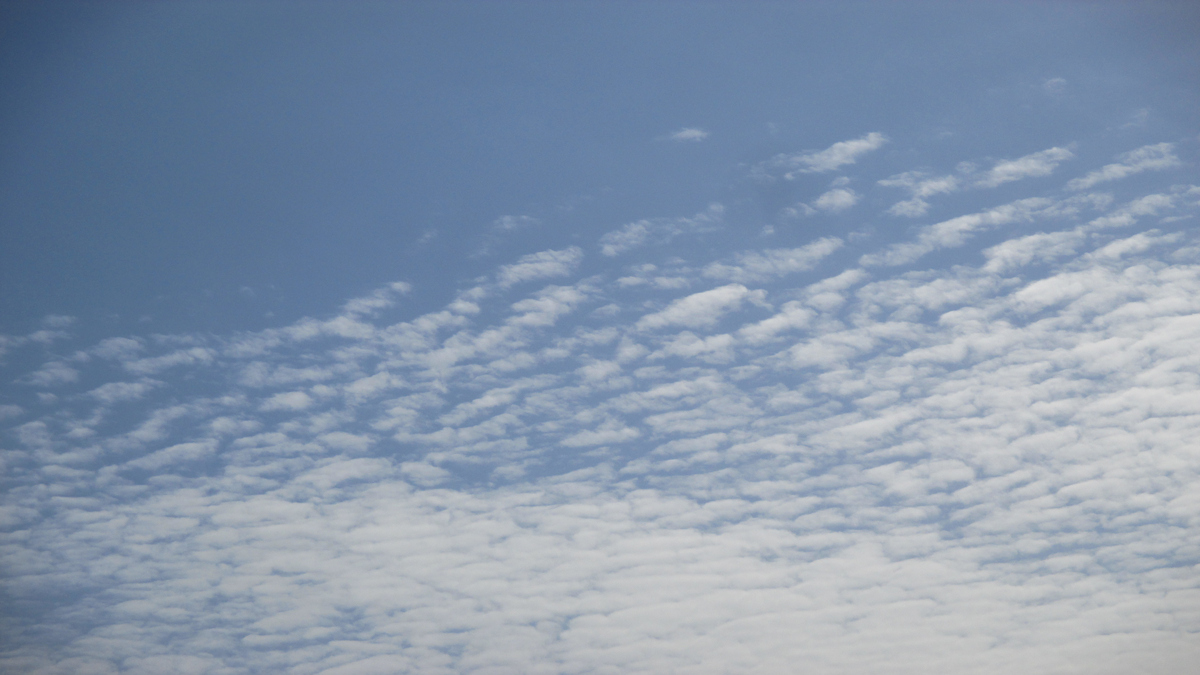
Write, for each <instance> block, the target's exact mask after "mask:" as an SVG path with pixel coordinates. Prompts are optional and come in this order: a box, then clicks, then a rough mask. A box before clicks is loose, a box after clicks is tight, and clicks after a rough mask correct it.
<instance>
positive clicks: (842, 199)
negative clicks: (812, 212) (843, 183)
mask: <svg viewBox="0 0 1200 675" xmlns="http://www.w3.org/2000/svg"><path fill="white" fill-rule="evenodd" d="M856 202H858V195H857V194H856V193H855V192H854V190H849V189H846V188H837V189H834V190H830V191H829V192H826V193H825V194H823V195H821V196H820V197H817V201H815V202H813V205H814V206H816V207H817V208H818V209H821V210H822V211H830V212H833V213H838V212H839V211H845V210H846V209H848V208H850V207H851V206H854V204H855V203H856Z"/></svg>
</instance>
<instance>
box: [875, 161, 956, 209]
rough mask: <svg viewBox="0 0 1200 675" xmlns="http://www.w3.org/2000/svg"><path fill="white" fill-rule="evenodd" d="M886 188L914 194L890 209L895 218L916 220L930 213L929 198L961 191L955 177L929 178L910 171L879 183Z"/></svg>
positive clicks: (920, 173) (923, 174)
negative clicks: (902, 217) (905, 217)
mask: <svg viewBox="0 0 1200 675" xmlns="http://www.w3.org/2000/svg"><path fill="white" fill-rule="evenodd" d="M879 185H882V186H884V187H900V188H906V189H908V190H909V192H911V193H912V198H911V199H908V200H905V201H902V202H897V203H895V204H893V205H892V207H891V208H889V209H888V213H890V214H892V215H893V216H907V217H910V218H915V217H917V216H923V215H925V214H926V212H928V211H929V202H927V201H926V198H927V197H932V196H934V195H938V194H947V193H951V192H955V191H957V190H958V189H959V180H958V178H956V177H955V176H937V177H932V178H931V177H928V175H927V174H925V173H922V172H920V171H908V172H905V173H901V174H897V175H895V176H891V177H888V178H885V179H883V180H881V181H879Z"/></svg>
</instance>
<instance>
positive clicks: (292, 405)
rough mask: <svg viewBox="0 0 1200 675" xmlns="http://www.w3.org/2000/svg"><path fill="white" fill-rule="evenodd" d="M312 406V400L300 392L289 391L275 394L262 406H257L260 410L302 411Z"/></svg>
mask: <svg viewBox="0 0 1200 675" xmlns="http://www.w3.org/2000/svg"><path fill="white" fill-rule="evenodd" d="M312 405H313V399H312V397H311V396H309V395H308V394H306V393H304V392H302V391H289V392H286V393H282V394H275V395H274V396H272V397H271V398H268V399H267V400H266V401H263V404H262V405H261V406H259V409H260V410H265V411H272V410H304V409H305V408H309V407H311V406H312Z"/></svg>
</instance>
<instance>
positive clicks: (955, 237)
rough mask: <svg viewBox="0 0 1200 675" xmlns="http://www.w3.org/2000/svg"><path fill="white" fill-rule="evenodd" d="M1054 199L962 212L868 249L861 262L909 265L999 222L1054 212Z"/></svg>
mask: <svg viewBox="0 0 1200 675" xmlns="http://www.w3.org/2000/svg"><path fill="white" fill-rule="evenodd" d="M1053 206H1054V202H1053V201H1051V200H1049V199H1045V198H1040V197H1035V198H1031V199H1021V200H1018V201H1015V202H1013V203H1011V204H1005V205H1003V206H998V207H996V208H994V209H989V210H987V211H982V212H980V213H972V214H968V215H965V216H958V217H957V218H951V219H949V220H944V221H942V222H940V223H937V224H935V225H929V226H927V227H923V228H921V229H920V230H919V231H918V233H917V237H916V239H915V240H914V241H908V242H904V243H900V244H893V245H891V246H889V247H887V248H886V249H884V250H883V251H882V252H880V253H868V254H866V255H864V256H862V257H861V258H860V259H859V264H860V265H863V266H866V267H871V266H877V265H889V266H891V265H906V264H908V263H911V262H913V261H915V260H917V259H918V258H920V257H921V256H923V255H925V254H926V253H929V252H930V251H936V250H938V249H943V248H950V247H954V246H961V245H962V244H963V243H965V242H966V241H967V240H968V239H969V238H970V237H971V236H972V235H973V234H975V233H976V232H979V231H981V230H985V229H990V228H993V227H997V226H999V225H1007V224H1010V223H1015V222H1022V221H1029V220H1032V219H1033V218H1034V217H1035V216H1037V215H1039V214H1041V213H1045V212H1051V211H1052V207H1053Z"/></svg>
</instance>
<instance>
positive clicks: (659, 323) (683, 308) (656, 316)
mask: <svg viewBox="0 0 1200 675" xmlns="http://www.w3.org/2000/svg"><path fill="white" fill-rule="evenodd" d="M765 296H766V293H765V292H764V291H761V290H760V291H752V290H750V289H748V288H746V287H745V286H743V285H741V284H728V285H726V286H721V287H719V288H714V289H712V290H708V291H701V292H700V293H693V294H692V295H689V296H687V297H685V298H680V299H679V300H675V301H674V302H672V303H671V304H670V305H668V306H667V307H666V309H663V310H662V311H659V312H654V313H653V314H647V315H645V316H643V317H642V318H641V319H639V320H638V322H637V327H638V328H641V329H655V328H662V327H664V326H670V325H680V326H688V327H690V328H701V327H708V326H712V325H714V324H716V322H717V321H718V320H719V319H720V318H721V316H722V315H723V314H725V313H727V312H731V311H734V310H736V309H738V308H740V307H741V306H742V302H743V301H744V300H750V301H752V302H762V300H763V298H764V297H765Z"/></svg>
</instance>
